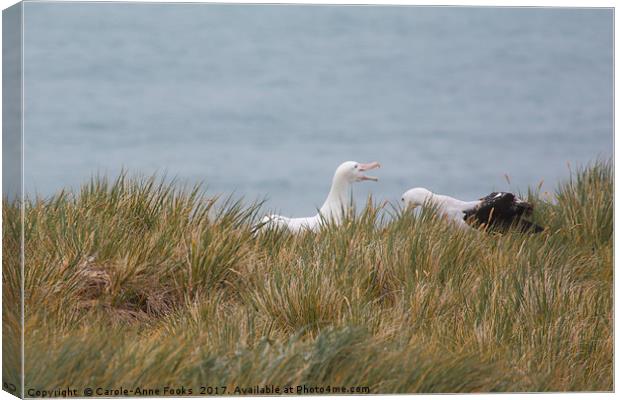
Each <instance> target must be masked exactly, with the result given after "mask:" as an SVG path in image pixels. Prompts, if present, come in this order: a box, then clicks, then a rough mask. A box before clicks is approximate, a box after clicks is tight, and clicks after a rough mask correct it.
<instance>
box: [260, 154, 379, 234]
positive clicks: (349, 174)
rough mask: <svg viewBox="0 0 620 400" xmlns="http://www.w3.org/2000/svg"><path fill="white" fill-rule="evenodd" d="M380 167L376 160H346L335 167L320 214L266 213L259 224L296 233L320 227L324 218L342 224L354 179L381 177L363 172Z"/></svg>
mask: <svg viewBox="0 0 620 400" xmlns="http://www.w3.org/2000/svg"><path fill="white" fill-rule="evenodd" d="M379 167H381V164H379V163H378V162H376V161H374V162H371V163H366V164H364V163H358V162H357V161H346V162H343V163H342V164H340V166H339V167H338V168H336V172H335V173H334V178H333V179H332V187H331V189H330V190H329V194H328V195H327V199H325V202H324V203H323V205H322V206H321V208H320V209H319V212H318V214H316V215H315V216H313V217H306V218H289V217H283V216H281V215H275V214H272V215H267V216H265V217H263V219H262V220H261V222H260V224H259V225H258V226H257V228H259V229H264V228H269V227H283V228H286V229H288V230H289V231H291V232H293V233H297V232H300V231H303V230H310V231H317V230H318V229H319V228H320V227H321V224H322V223H324V222H331V223H334V224H336V225H339V224H341V223H342V220H343V217H344V214H345V213H346V212H347V209H348V200H349V198H350V193H351V190H352V187H353V183H355V182H361V181H375V182H376V181H378V180H379V178H376V177H374V176H367V175H365V174H364V172H366V171H369V170H372V169H375V168H379Z"/></svg>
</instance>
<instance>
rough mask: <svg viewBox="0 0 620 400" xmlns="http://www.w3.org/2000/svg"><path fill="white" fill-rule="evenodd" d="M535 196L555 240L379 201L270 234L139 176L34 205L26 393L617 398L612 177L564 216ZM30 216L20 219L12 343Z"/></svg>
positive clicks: (251, 215)
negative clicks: (235, 391)
mask: <svg viewBox="0 0 620 400" xmlns="http://www.w3.org/2000/svg"><path fill="white" fill-rule="evenodd" d="M529 197H530V198H529V200H530V201H532V202H534V203H535V206H536V211H535V215H534V218H535V219H536V221H537V222H539V223H541V224H542V225H544V226H546V227H547V230H546V231H545V232H543V233H541V234H538V235H529V234H523V233H519V232H509V233H506V234H503V235H500V234H491V233H484V232H479V231H473V230H472V231H468V232H465V231H460V230H454V229H452V227H451V226H450V225H449V224H447V223H446V222H445V221H443V220H442V219H440V218H438V217H437V216H436V214H435V213H434V212H433V211H432V210H425V211H423V212H422V213H421V214H420V215H413V214H411V213H406V212H404V211H402V210H398V209H393V208H392V209H390V208H388V207H387V206H378V205H376V204H373V202H372V200H369V203H368V204H367V205H366V207H365V208H364V209H363V210H361V212H360V213H357V214H356V213H352V214H351V215H350V216H349V218H347V219H346V220H345V222H344V224H343V225H342V226H340V227H335V226H329V227H327V228H325V229H323V230H322V231H321V232H319V233H311V232H308V233H303V234H300V235H296V236H295V235H291V234H289V233H288V232H285V231H281V230H266V231H261V232H259V233H255V232H253V229H252V227H253V225H254V224H255V223H257V222H258V220H259V217H260V216H261V214H262V213H261V207H260V204H244V203H242V202H241V201H234V200H232V199H230V198H228V199H218V198H209V197H206V196H205V195H204V194H203V192H202V191H201V189H200V187H193V188H179V187H178V185H175V184H174V183H173V182H167V181H165V180H157V179H155V178H130V177H128V176H126V175H125V174H122V175H121V176H120V177H118V178H117V179H116V180H113V181H110V180H108V179H106V178H102V177H98V178H95V179H93V180H92V181H91V182H90V183H87V184H85V185H84V186H83V187H82V188H81V190H80V191H79V192H77V193H68V192H61V193H59V194H57V195H55V196H53V197H52V198H49V199H45V200H42V199H34V200H28V201H27V202H26V203H25V221H26V223H25V227H24V236H25V249H26V265H25V276H24V280H25V292H26V301H25V311H26V315H25V339H26V346H25V348H26V358H25V371H26V388H29V387H33V388H50V387H62V386H67V385H69V386H72V387H87V386H91V387H96V386H101V387H117V386H121V385H123V386H126V387H135V386H137V385H140V386H143V387H146V386H152V387H155V386H162V385H164V384H173V385H176V386H181V385H185V386H186V387H198V386H201V385H203V386H206V385H212V386H221V385H226V386H229V388H234V387H235V386H254V385H265V384H267V385H270V384H273V385H280V386H284V385H293V386H296V385H303V384H306V385H320V386H327V385H332V386H347V387H350V386H369V387H370V390H371V392H372V393H404V392H419V393H435V392H488V391H567V390H570V391H576V390H588V391H609V390H612V389H613V387H612V384H613V380H612V379H613V378H612V357H613V339H612V329H613V321H612V301H613V298H612V279H613V268H612V260H613V247H612V246H613V241H612V239H613V238H612V236H613V218H612V214H613V175H612V164H611V162H605V161H599V162H595V163H593V164H592V165H590V166H588V167H586V168H582V169H578V170H576V171H574V172H573V174H572V175H571V177H570V179H569V180H568V181H566V182H563V183H561V184H560V185H559V186H558V189H557V192H556V193H555V200H554V201H553V202H545V201H543V200H541V199H540V198H539V197H538V196H537V192H536V191H531V192H530V194H529ZM19 215H20V210H19V207H18V205H17V204H9V203H7V202H6V201H5V204H4V207H3V218H4V221H5V223H4V226H3V246H4V247H3V251H4V259H3V269H4V274H3V304H4V309H3V323H4V326H5V329H7V330H8V332H17V331H18V330H19V314H18V312H19V309H18V308H16V307H15V306H14V305H15V304H17V303H18V301H19V288H20V275H19V268H18V266H19V252H18V251H17V249H19V243H20V242H19V238H20V235H21V231H20V227H19ZM5 337H6V335H5ZM11 346H13V347H16V345H15V343H14V342H11V340H10V335H9V338H8V339H6V340H5V352H4V354H5V356H4V368H3V374H4V376H5V379H8V378H11V379H14V378H15V376H16V374H15V372H14V371H16V370H17V368H18V362H19V361H18V358H17V357H15V353H14V352H11V351H9V352H8V353H7V351H6V349H11V348H12V347H11Z"/></svg>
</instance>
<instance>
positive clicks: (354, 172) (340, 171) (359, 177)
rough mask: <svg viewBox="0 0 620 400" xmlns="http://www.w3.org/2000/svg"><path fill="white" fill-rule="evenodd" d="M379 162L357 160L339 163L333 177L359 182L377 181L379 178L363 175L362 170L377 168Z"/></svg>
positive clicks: (379, 165)
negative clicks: (360, 161)
mask: <svg viewBox="0 0 620 400" xmlns="http://www.w3.org/2000/svg"><path fill="white" fill-rule="evenodd" d="M379 167H381V164H379V163H378V162H376V161H373V162H370V163H366V164H364V163H359V162H357V161H346V162H343V163H342V164H340V166H339V167H338V168H337V169H336V173H335V174H334V177H342V178H344V179H345V180H346V181H347V182H351V183H353V182H361V181H375V182H376V181H378V180H379V178H376V177H374V176H368V175H365V174H364V172H366V171H369V170H371V169H375V168H379Z"/></svg>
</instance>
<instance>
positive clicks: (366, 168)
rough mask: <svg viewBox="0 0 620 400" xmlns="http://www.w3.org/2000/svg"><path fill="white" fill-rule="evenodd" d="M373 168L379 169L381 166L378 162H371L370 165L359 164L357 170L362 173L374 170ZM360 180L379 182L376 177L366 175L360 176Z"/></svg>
mask: <svg viewBox="0 0 620 400" xmlns="http://www.w3.org/2000/svg"><path fill="white" fill-rule="evenodd" d="M375 168H381V164H379V163H378V162H376V161H373V162H371V163H367V164H360V165H359V168H358V170H359V171H360V172H364V171H369V170H371V169H375ZM360 180H362V181H374V182H376V181H378V180H379V178H376V177H374V176H366V175H362V176H361V177H360Z"/></svg>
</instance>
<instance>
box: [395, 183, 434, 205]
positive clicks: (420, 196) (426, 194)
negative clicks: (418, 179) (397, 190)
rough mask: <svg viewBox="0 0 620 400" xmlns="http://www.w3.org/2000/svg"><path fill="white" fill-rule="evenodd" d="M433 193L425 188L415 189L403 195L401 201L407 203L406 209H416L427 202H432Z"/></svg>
mask: <svg viewBox="0 0 620 400" xmlns="http://www.w3.org/2000/svg"><path fill="white" fill-rule="evenodd" d="M432 196H433V193H432V192H431V191H430V190H428V189H425V188H413V189H409V190H407V191H406V192H405V193H403V196H402V197H401V199H400V200H401V201H402V202H403V203H405V207H412V208H416V207H418V206H421V205H423V204H424V203H425V202H426V201H428V200H430V199H431V197H432Z"/></svg>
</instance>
